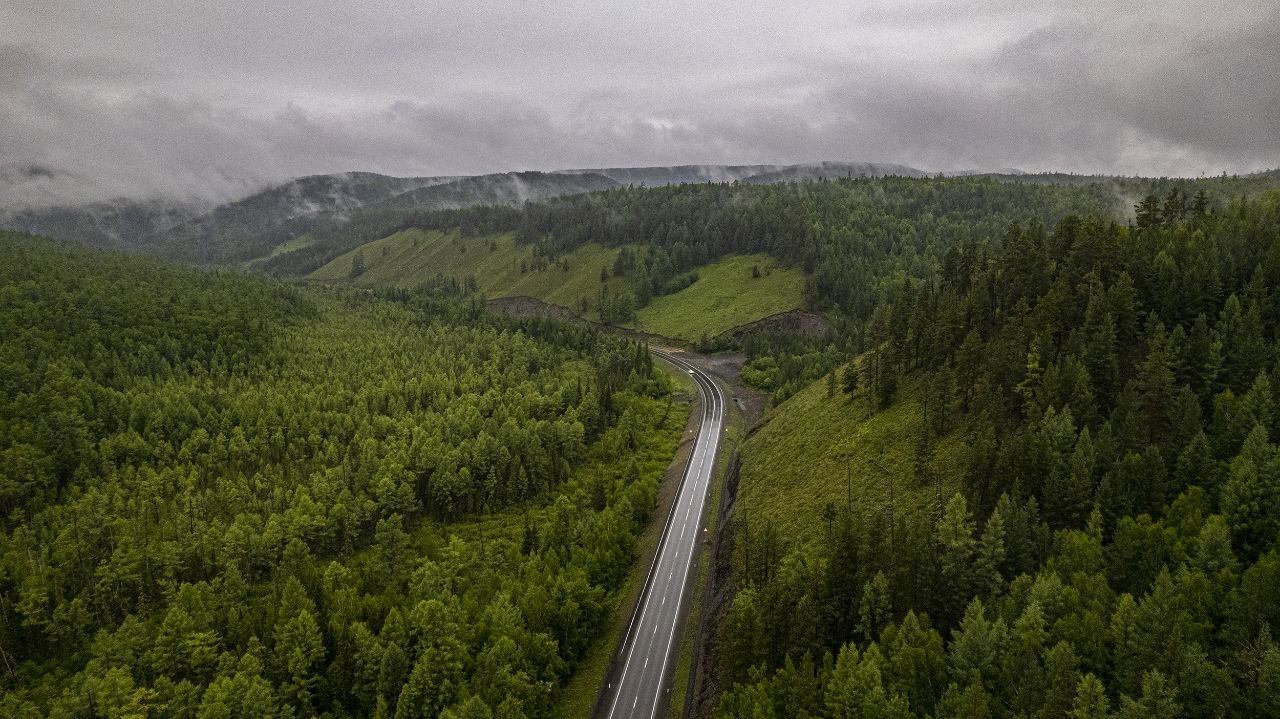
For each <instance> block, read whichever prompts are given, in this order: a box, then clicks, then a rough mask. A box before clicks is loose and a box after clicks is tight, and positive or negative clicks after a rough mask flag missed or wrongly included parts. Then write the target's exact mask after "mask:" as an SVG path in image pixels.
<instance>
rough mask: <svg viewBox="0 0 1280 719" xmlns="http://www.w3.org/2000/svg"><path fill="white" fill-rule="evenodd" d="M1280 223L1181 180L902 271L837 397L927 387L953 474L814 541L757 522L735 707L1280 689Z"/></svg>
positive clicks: (1269, 702) (1278, 200)
mask: <svg viewBox="0 0 1280 719" xmlns="http://www.w3.org/2000/svg"><path fill="white" fill-rule="evenodd" d="M1278 238H1280V195H1276V194H1274V193H1272V194H1269V195H1264V196H1262V197H1260V198H1254V199H1240V198H1237V199H1229V198H1228V199H1224V198H1214V197H1212V196H1209V195H1206V194H1195V193H1187V192H1185V191H1181V190H1178V189H1176V188H1175V189H1173V190H1172V191H1170V192H1168V193H1167V194H1166V195H1164V196H1163V197H1156V196H1151V197H1148V198H1146V199H1145V200H1143V201H1141V202H1140V203H1139V204H1138V206H1137V207H1136V216H1135V220H1134V222H1133V223H1131V224H1120V223H1117V222H1116V221H1114V220H1111V219H1107V218H1104V217H1096V216H1094V217H1083V218H1077V217H1074V216H1068V217H1066V218H1064V219H1062V220H1061V221H1060V222H1058V223H1057V224H1056V225H1054V226H1053V227H1052V229H1051V230H1050V229H1047V228H1046V226H1045V225H1043V224H1041V223H1040V222H1039V221H1037V220H1030V221H1027V222H1022V223H1018V224H1015V225H1013V226H1011V227H1009V228H1008V229H1007V231H1005V232H1002V233H1001V234H1000V235H999V236H997V237H994V238H989V239H988V238H975V239H972V240H968V241H964V242H960V243H955V244H952V245H950V246H948V247H946V248H945V249H943V251H941V252H939V253H937V254H935V255H933V257H932V261H931V262H930V263H928V264H927V265H925V271H924V272H921V273H917V274H914V275H906V276H898V277H896V278H888V279H887V280H886V281H885V282H884V283H882V284H881V286H880V296H879V299H878V301H877V303H876V306H875V308H874V310H873V311H872V312H871V313H870V314H869V316H868V319H867V321H866V322H865V323H863V324H861V325H860V326H859V327H858V328H857V332H856V333H855V336H854V337H853V338H852V340H851V341H852V343H853V345H854V347H855V349H854V351H853V355H854V359H853V360H852V361H851V362H849V363H848V364H847V365H846V367H845V369H844V370H843V371H842V372H841V374H840V375H839V377H838V381H836V380H835V379H833V380H832V384H833V385H834V386H835V389H836V392H835V393H836V394H837V395H838V396H837V397H834V398H832V399H830V400H828V401H834V402H847V403H848V408H849V409H848V411H851V412H862V413H865V412H868V411H870V412H876V411H880V410H881V409H883V408H885V407H888V406H889V405H891V404H892V403H894V402H895V401H898V400H899V399H900V398H901V393H902V392H904V391H908V390H909V391H911V392H912V393H913V394H912V396H913V399H914V400H915V401H918V402H919V403H920V404H921V405H922V407H923V410H924V412H923V413H924V417H925V419H924V421H923V422H922V423H921V429H920V436H919V437H917V438H913V439H907V440H905V441H909V442H914V443H915V445H916V450H915V451H916V452H917V456H918V457H919V458H920V461H918V462H917V466H918V470H917V472H916V478H915V486H914V487H909V488H906V489H907V490H909V491H914V492H917V493H920V494H921V495H923V496H926V497H933V498H934V499H932V500H930V501H927V502H924V503H923V504H924V507H923V508H921V509H918V510H917V511H912V512H901V513H898V514H897V515H896V516H895V515H894V514H892V512H891V511H886V510H885V509H880V510H874V511H873V510H849V511H846V510H840V509H839V508H834V507H833V513H832V516H831V517H830V518H829V519H830V524H829V528H828V530H827V532H826V534H825V537H824V538H823V540H822V541H820V542H818V543H817V544H816V546H787V545H786V542H785V540H784V539H783V538H781V537H780V536H779V535H778V532H777V531H776V530H775V529H773V528H772V527H768V526H765V527H755V528H743V530H744V531H747V532H748V537H747V539H748V541H749V543H750V546H751V552H750V554H749V555H743V554H741V553H740V554H739V560H738V563H737V569H736V576H737V579H738V584H739V589H738V592H737V594H736V596H735V599H734V601H733V605H732V608H731V610H730V612H729V615H728V618H727V620H726V623H725V628H724V637H723V640H724V646H725V647H726V649H725V650H724V652H723V659H724V662H725V665H726V671H727V672H728V675H729V676H730V677H731V681H732V682H733V683H734V685H733V688H732V689H731V690H729V691H728V692H727V693H726V694H725V696H724V697H723V698H722V701H721V704H720V707H719V711H718V713H719V714H720V715H721V716H735V717H737V716H752V717H803V716H826V717H853V716H884V717H915V716H932V717H986V716H1037V717H1077V718H1083V717H1111V716H1117V717H1126V718H1128V717H1172V716H1182V717H1217V716H1247V715H1256V716H1271V715H1274V714H1276V713H1277V712H1280V648H1278V647H1277V644H1276V641H1275V638H1274V634H1273V632H1274V631H1275V627H1277V625H1278V623H1280V613H1277V608H1276V605H1275V602H1274V597H1276V596H1280V547H1278V546H1277V545H1278V543H1280V459H1278V458H1280V453H1278V451H1277V448H1276V444H1275V443H1276V441H1277V440H1278V439H1280V435H1278V431H1280V425H1278V424H1277V421H1276V416H1277V411H1278V408H1280V405H1278V404H1277V399H1276V396H1275V390H1274V389H1273V388H1274V387H1275V386H1276V383H1277V381H1280V363H1278V362H1277V359H1278V352H1280V344H1277V340H1278V339H1280V304H1278V302H1280V294H1277V288H1280V242H1277V239H1278ZM833 377H835V376H834V375H833ZM853 398H856V401H854V399H853ZM957 433H958V434H957ZM944 436H960V437H962V439H963V441H964V442H965V444H966V445H967V446H968V450H967V456H966V457H965V461H964V462H963V464H964V471H963V479H962V481H961V486H960V487H959V488H958V490H959V491H958V492H957V493H955V494H954V495H950V496H948V495H947V494H946V493H943V492H941V491H940V489H941V488H940V487H935V486H933V479H932V478H931V477H929V476H928V473H927V472H926V471H925V469H926V468H927V461H925V460H926V459H927V458H928V457H929V456H931V452H932V451H933V448H934V447H935V446H936V444H937V442H938V440H939V439H940V438H942V437H944Z"/></svg>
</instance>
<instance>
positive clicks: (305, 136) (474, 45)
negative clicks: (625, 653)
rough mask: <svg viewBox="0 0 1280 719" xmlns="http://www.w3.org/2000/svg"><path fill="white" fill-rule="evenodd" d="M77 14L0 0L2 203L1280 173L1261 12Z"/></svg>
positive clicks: (673, 6) (354, 10)
mask: <svg viewBox="0 0 1280 719" xmlns="http://www.w3.org/2000/svg"><path fill="white" fill-rule="evenodd" d="M76 5H77V4H75V3H71V2H69V1H66V0H55V1H54V2H46V3H39V4H35V3H30V4H28V3H27V0H19V1H18V2H16V3H15V4H12V5H10V6H8V7H6V8H5V9H0V28H4V29H3V30H0V70H2V71H0V206H15V205H30V204H60V203H70V202H79V201H85V200H102V199H107V198H111V197H117V196H126V197H171V198H185V199H203V200H223V199H228V198H231V197H236V196H240V195H243V194H245V193H247V192H249V191H252V190H253V189H255V188H257V187H260V186H262V185H264V184H267V183H270V182H275V181H280V180H283V179H286V178H289V177H294V176H299V175H305V174H314V173H323V172H338V171H344V170H357V169H358V170H372V171H378V172H385V173H389V174H396V175H454V174H474V173H483V172H495V171H503V170H520V169H544V170H551V169H560V168H569V167H584V166H586V167H600V166H618V165H646V164H688V163H791V162H804V161H812V160H819V159H836V160H866V161H882V162H897V163H901V164H907V165H913V166H916V167H920V168H921V169H926V170H959V169H996V168H1010V167H1017V168H1022V169H1027V170H1047V169H1054V170H1064V171H1073V172H1098V173H1117V174H1136V173H1142V174H1183V175H1198V174H1202V173H1215V174H1216V173H1219V172H1223V171H1227V172H1248V171H1253V170H1258V169H1264V168H1267V167H1274V166H1277V165H1280V122H1276V119H1275V118H1277V117H1280V50H1278V49H1277V47H1278V46H1277V43H1276V42H1275V38H1276V37H1280V9H1277V8H1276V7H1275V6H1274V5H1272V4H1271V3H1263V2H1261V1H1260V0H1257V1H1250V0H1234V1H1233V2H1227V3H1224V4H1217V5H1214V6H1212V7H1209V6H1200V5H1196V4H1193V3H1191V2H1172V3H1169V2H1163V3H1159V4H1157V3H1155V2H1140V3H1135V4H1128V6H1127V7H1124V8H1118V7H1116V5H1115V4H1113V3H1106V2H1102V1H1101V0H1098V1H1097V2H1094V1H1092V0H1089V1H1087V2H1084V3H1080V4H1073V5H1072V8H1071V9H1070V10H1069V11H1068V10H1063V9H1062V7H1061V5H1060V4H1057V3H1035V2H1032V3H1023V2H1019V3H1013V2H1009V1H1007V0H989V1H987V2H975V3H962V4H957V3H950V2H948V3H943V2H939V1H937V0H919V1H918V2H912V3H905V4H904V3H896V2H888V0H886V1H885V2H882V3H878V2H872V3H867V4H861V5H859V6H851V5H850V4H849V3H847V2H834V1H833V2H829V3H826V2H815V3H808V4H806V5H805V6H804V7H803V8H801V9H797V8H796V7H795V6H794V5H792V4H789V3H781V2H777V3H774V2H764V3H745V4H744V3H741V2H735V3H728V2H722V1H719V0H717V1H716V2H711V3H707V4H701V5H699V7H696V8H689V7H685V5H684V4H681V3H675V2H657V3H651V4H645V6H644V7H641V8H636V7H633V6H632V4H626V3H616V2H613V0H606V1H602V2H594V3H589V4H588V3H581V4H573V3H570V4H564V3H554V2H550V0H536V1H533V2H529V3H522V4H517V5H507V4H496V3H487V2H478V3H473V4H468V5H466V6H460V7H457V8H440V7H435V8H433V7H426V6H417V7H400V6H394V5H389V4H380V3H361V4H341V5H338V4H335V5H334V6H333V7H329V8H325V9H322V10H317V9H316V7H315V6H314V3H302V2H300V0H286V2H283V3H273V4H272V8H271V10H270V13H269V17H264V16H263V15H262V11H261V10H259V9H258V6H257V5H256V4H249V3H246V4H245V6H244V7H243V8H235V7H231V8H227V7H226V6H222V7H221V9H219V8H214V7H211V6H210V4H207V3H203V4H202V3H184V2H180V3H177V4H174V3H159V2H155V0H128V1H127V2H122V3H119V4H113V5H118V6H116V7H113V9H112V11H111V12H110V13H107V12H106V11H95V10H92V9H90V10H85V9H84V8H83V7H77V6H76ZM87 48H91V50H89V49H87Z"/></svg>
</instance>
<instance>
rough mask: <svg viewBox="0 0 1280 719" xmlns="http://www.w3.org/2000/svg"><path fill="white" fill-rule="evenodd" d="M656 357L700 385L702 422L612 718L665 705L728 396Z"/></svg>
mask: <svg viewBox="0 0 1280 719" xmlns="http://www.w3.org/2000/svg"><path fill="white" fill-rule="evenodd" d="M655 354H657V355H658V356H660V357H662V358H663V359H665V360H667V361H669V362H671V363H672V364H674V365H675V366H676V367H678V368H680V369H681V370H684V371H685V372H688V373H689V374H690V376H691V377H692V379H693V381H694V383H695V384H697V385H698V393H699V394H700V395H701V397H702V402H701V404H702V422H701V424H700V425H699V429H698V437H697V440H696V441H695V444H694V447H693V454H692V455H691V456H690V457H689V465H688V467H687V468H686V469H685V475H684V478H683V479H682V481H681V483H680V488H679V490H678V493H677V496H676V500H675V504H674V505H673V508H672V510H671V515H670V517H669V518H668V520H667V524H666V527H665V528H664V529H663V532H662V539H661V541H660V542H659V544H658V552H657V554H656V555H655V556H654V559H653V564H652V566H651V567H650V568H649V577H648V579H647V580H646V582H645V589H644V593H643V594H641V596H640V603H639V604H638V605H637V606H636V610H635V612H634V613H633V614H632V616H631V624H630V626H629V627H628V628H627V634H626V637H625V638H624V640H623V643H622V647H621V648H620V650H619V651H620V652H621V653H622V655H623V656H624V657H625V658H624V659H623V664H622V673H621V674H618V675H616V676H615V677H613V681H612V683H611V684H610V685H609V686H608V688H607V690H606V692H607V695H611V696H609V697H608V698H609V704H608V706H609V713H608V714H607V716H608V717H609V719H632V718H635V719H640V718H642V717H643V719H651V718H652V717H653V716H655V715H656V714H657V711H658V707H659V705H661V704H662V699H663V692H664V689H665V686H666V684H665V682H666V678H667V677H666V674H667V669H668V660H669V659H671V652H672V649H673V648H674V645H675V637H676V625H677V624H678V623H679V619H680V610H681V609H682V607H683V605H684V603H685V601H684V600H685V599H686V597H685V594H686V591H685V590H686V589H687V585H688V584H689V581H688V580H689V571H690V567H691V566H692V565H693V557H694V554H695V553H696V552H697V551H698V545H699V540H700V537H701V535H702V531H701V530H700V528H699V526H700V524H701V522H702V510H703V507H704V505H705V503H706V499H707V491H708V489H709V488H710V487H711V476H712V472H713V470H714V468H715V461H716V450H717V449H718V448H719V446H720V434H721V431H722V430H723V429H724V394H723V393H722V392H721V391H720V388H719V387H718V386H717V385H716V383H715V382H713V381H712V380H711V378H710V377H708V376H707V375H706V374H704V373H703V372H702V370H700V369H698V368H697V367H694V366H693V365H691V364H689V363H687V362H685V361H683V360H680V359H677V358H676V357H673V356H672V355H669V354H667V353H665V352H661V351H657V350H655Z"/></svg>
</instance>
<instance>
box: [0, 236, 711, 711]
mask: <svg viewBox="0 0 1280 719" xmlns="http://www.w3.org/2000/svg"><path fill="white" fill-rule="evenodd" d="M0 239H2V240H3V241H2V242H0V280H2V281H0V287H2V288H3V289H2V290H0V327H2V328H3V331H2V332H0V337H2V338H3V339H2V340H0V358H2V359H0V361H2V362H3V365H4V368H5V371H4V372H3V373H0V376H3V378H4V380H3V381H4V383H5V387H4V389H5V391H4V392H3V397H2V399H0V427H3V431H2V432H0V458H2V461H0V500H2V504H3V506H4V507H5V515H4V517H3V518H0V530H2V531H0V715H3V716H6V717H15V718H18V717H46V716H52V717H62V716H66V717H71V716H104V717H123V716H156V717H202V718H210V719H212V718H213V717H227V716H246V717H247V716H254V717H267V716H280V717H284V716H311V715H315V714H326V715H330V716H395V717H398V718H401V719H404V718H411V717H434V716H477V715H486V716H487V715H488V714H489V712H491V711H492V712H496V713H497V714H498V715H502V716H529V717H537V716H548V715H549V714H550V712H551V711H552V710H551V707H552V705H553V701H554V698H555V696H556V693H557V690H558V687H560V686H561V684H562V683H563V682H564V680H565V679H566V678H567V677H568V676H569V674H570V673H571V672H572V671H573V669H574V667H575V665H576V663H577V662H578V661H579V660H580V659H581V657H582V656H583V653H584V652H585V651H586V648H587V647H588V646H589V645H590V642H591V641H592V639H593V638H594V637H595V636H596V635H597V634H598V633H599V632H601V631H602V630H603V628H604V623H605V619H606V616H607V607H608V604H609V602H611V601H612V596H613V595H612V593H613V592H614V591H615V590H616V588H617V587H618V586H619V584H620V582H621V581H622V578H623V577H624V576H625V575H626V573H627V571H628V568H629V566H630V565H631V562H632V557H633V552H634V542H635V537H636V534H637V532H638V530H639V528H640V527H641V526H642V525H643V523H644V522H645V521H646V519H647V517H648V514H649V513H650V511H651V510H652V508H653V506H654V504H655V493H656V488H657V480H658V477H659V476H660V475H661V473H662V471H663V470H664V469H665V467H666V465H667V463H668V462H669V461H670V458H671V456H672V454H673V452H674V448H675V444H676V442H677V441H678V439H679V436H680V434H681V433H682V431H683V428H684V423H685V417H686V415H685V410H684V407H683V406H682V405H673V404H672V402H671V400H670V398H669V397H668V396H667V395H668V387H669V384H668V383H669V380H668V379H667V377H666V375H664V374H662V373H655V372H654V371H653V368H652V364H651V360H650V358H649V355H648V353H647V352H646V351H645V348H643V347H642V346H639V345H636V344H634V343H630V342H627V341H624V340H622V339H617V338H613V337H610V336H607V335H601V334H599V333H597V332H595V331H592V330H590V329H586V328H581V327H569V326H564V325H559V324H555V323H553V322H550V321H547V320H541V319H538V320H514V319H503V318H495V317H491V316H488V315H486V314H484V313H483V311H482V309H481V308H482V307H483V305H482V303H480V302H479V301H478V300H475V299H473V298H470V297H467V296H465V293H462V292H460V291H459V289H458V288H457V287H456V285H454V284H453V283H449V282H441V283H439V284H437V285H436V286H434V287H427V288H423V289H422V290H421V291H419V292H417V293H408V292H396V293H392V294H390V295H388V296H387V297H386V298H378V297H374V296H372V295H370V294H368V293H366V292H362V291H342V292H325V291H317V290H311V289H299V288H296V287H290V286H286V285H279V284H276V283H272V282H268V281H264V280H263V279H260V278H253V277H246V276H241V275H235V274H230V275H229V274H215V273H210V272H203V271H197V270H191V269H184V268H180V267H175V266H171V265H166V264H164V263H162V262H159V261H153V260H147V259H145V258H139V257H136V256H127V255H123V254H115V253H104V252H98V251H90V250H85V249H83V248H79V247H75V246H69V245H64V244H59V243H54V242H50V241H45V240H39V239H34V238H29V237H23V236H15V235H5V236H3V238H0ZM619 456H626V457H628V460H627V461H625V462H618V461H616V458H617V457H619Z"/></svg>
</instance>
